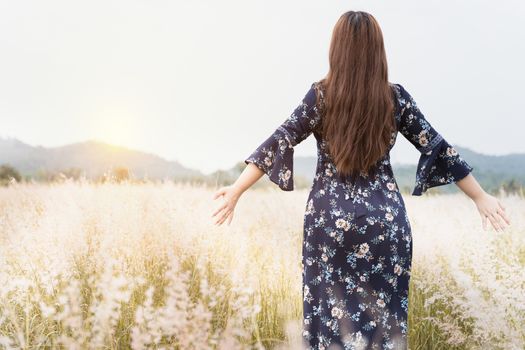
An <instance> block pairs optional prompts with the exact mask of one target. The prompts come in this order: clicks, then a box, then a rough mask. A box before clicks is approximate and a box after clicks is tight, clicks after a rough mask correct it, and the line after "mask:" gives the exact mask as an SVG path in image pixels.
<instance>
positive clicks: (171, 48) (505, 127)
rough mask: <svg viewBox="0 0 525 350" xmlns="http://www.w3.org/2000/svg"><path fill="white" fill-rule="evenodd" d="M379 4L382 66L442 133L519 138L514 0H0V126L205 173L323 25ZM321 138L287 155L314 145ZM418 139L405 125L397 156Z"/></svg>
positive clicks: (320, 50)
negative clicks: (147, 155)
mask: <svg viewBox="0 0 525 350" xmlns="http://www.w3.org/2000/svg"><path fill="white" fill-rule="evenodd" d="M348 10H364V11H367V12H370V13H371V14H372V15H374V16H375V17H376V19H377V20H378V21H379V24H380V25H381V28H382V31H383V35H384V38H385V45H386V50H387V59H388V62H389V80H390V81H391V82H396V83H401V84H402V85H403V86H404V87H405V88H406V89H407V91H409V92H410V93H411V94H412V96H413V97H414V98H415V100H416V102H417V103H418V105H419V107H420V109H421V110H422V111H423V113H424V114H425V116H426V118H427V119H428V120H429V121H430V123H431V124H432V125H433V126H434V128H436V130H438V131H439V132H440V133H441V134H442V135H443V136H444V137H445V138H446V139H447V140H448V141H449V142H450V143H452V144H454V145H459V146H464V147H469V148H471V149H473V150H474V151H478V152H483V153H487V154H505V153H514V152H525V144H524V143H523V142H520V141H519V140H522V139H523V132H524V126H525V122H524V117H525V116H524V113H525V112H524V108H523V100H524V97H523V96H524V94H525V89H524V82H525V70H524V68H523V63H524V62H525V39H524V38H525V24H524V23H525V5H524V3H523V2H522V1H518V0H513V1H479V0H477V1H474V0H469V1H451V0H440V1H424V2H422V1H417V0H414V1H412V0H411V1H395V2H394V1H382V2H379V1H374V2H371V1H330V2H320V1H305V0H301V1H291V0H287V1H276V0H267V1H257V2H255V1H224V0H223V1H211V0H210V1H195V0H192V1H133V0H126V1H108V0H105V1H83V2H80V1H71V0H64V1H23V0H17V1H7V0H1V1H0V136H1V137H15V138H18V139H20V140H22V141H24V142H27V143H29V144H32V145H42V146H48V147H51V146H60V145H64V144H68V143H73V142H79V141H85V140H88V139H96V140H101V141H105V142H109V143H113V144H117V145H122V146H125V147H130V148H134V149H140V150H144V151H147V152H153V153H156V154H158V155H160V156H162V157H165V158H167V159H169V160H177V161H179V162H181V163H182V164H183V165H184V166H187V167H190V168H196V169H199V170H201V171H203V172H205V173H209V172H211V171H214V170H217V169H219V168H220V169H227V168H229V167H231V166H233V165H234V164H235V163H236V162H239V161H242V160H244V159H245V158H246V157H247V156H248V155H249V154H250V153H251V152H252V151H253V150H254V149H255V147H257V146H258V145H259V144H260V143H261V142H262V141H264V140H265V139H266V138H267V137H268V136H269V135H270V134H271V133H272V132H273V131H274V130H275V129H276V128H277V126H279V125H280V124H281V123H282V122H283V121H284V120H285V119H286V118H287V117H288V116H289V115H290V113H291V112H292V111H293V110H294V108H295V107H296V106H297V105H298V103H299V102H300V101H301V99H302V98H303V96H304V95H305V93H306V91H307V90H308V89H309V87H310V84H311V83H312V82H314V81H316V80H319V79H321V78H322V77H323V76H324V75H325V74H326V72H327V70H328V47H329V44H330V36H331V32H332V29H333V26H334V24H335V22H336V21H337V19H338V18H339V16H340V15H341V14H342V13H344V12H345V11H348ZM315 147H316V145H315V138H314V137H313V136H311V137H309V138H308V139H306V140H305V141H303V142H302V143H301V144H299V145H297V146H296V149H295V155H296V156H297V155H315V154H316V148H315ZM416 152H417V151H416V150H415V149H414V148H413V146H412V145H410V144H409V143H408V142H407V141H406V140H405V139H404V138H403V137H402V136H401V135H399V137H398V141H397V144H396V146H395V147H394V150H393V152H392V159H393V161H395V162H403V163H414V162H416V161H417V157H418V154H417V153H416Z"/></svg>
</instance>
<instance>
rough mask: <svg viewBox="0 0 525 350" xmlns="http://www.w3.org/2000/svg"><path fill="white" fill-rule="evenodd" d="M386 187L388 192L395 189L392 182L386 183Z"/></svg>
mask: <svg viewBox="0 0 525 350" xmlns="http://www.w3.org/2000/svg"><path fill="white" fill-rule="evenodd" d="M386 187H388V189H389V190H390V191H393V190H395V189H396V184H395V183H394V182H388V183H387V184H386Z"/></svg>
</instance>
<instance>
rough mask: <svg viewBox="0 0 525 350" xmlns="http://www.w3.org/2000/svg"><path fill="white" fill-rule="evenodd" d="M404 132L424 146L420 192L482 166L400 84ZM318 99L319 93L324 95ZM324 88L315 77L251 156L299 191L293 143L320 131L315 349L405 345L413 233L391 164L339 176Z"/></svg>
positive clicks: (313, 233) (309, 326)
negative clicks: (325, 124) (325, 129)
mask: <svg viewBox="0 0 525 350" xmlns="http://www.w3.org/2000/svg"><path fill="white" fill-rule="evenodd" d="M390 85H391V87H392V94H393V98H395V100H396V101H397V107H396V111H395V119H396V124H397V131H399V132H400V133H401V134H402V135H403V136H404V137H405V138H407V139H408V141H410V142H411V143H412V144H413V145H414V146H415V147H416V149H417V150H419V152H420V153H421V155H420V158H419V163H418V166H417V174H416V183H415V188H414V190H413V192H412V195H421V194H422V193H423V192H425V191H426V190H427V189H428V188H430V187H434V186H440V185H445V184H449V183H452V182H456V181H458V180H460V179H462V178H463V177H465V176H466V175H468V174H469V172H471V171H472V170H473V168H472V167H471V166H470V165H469V164H467V162H466V161H465V160H464V159H463V158H461V157H460V155H459V154H458V152H457V151H456V150H455V149H454V147H453V146H451V145H450V144H449V143H448V142H447V141H446V140H445V139H444V138H443V136H442V135H441V134H439V133H438V132H437V131H436V130H435V129H434V128H433V127H432V126H431V125H430V124H429V122H428V121H427V120H426V119H425V117H424V116H423V114H422V113H421V111H420V110H419V108H418V107H417V105H416V103H415V101H414V100H413V99H412V97H411V95H410V94H409V93H408V92H407V91H406V90H405V89H404V88H403V86H401V85H400V84H390ZM317 95H318V96H319V100H317V99H316V96H317ZM323 108H324V100H323V88H322V86H321V85H320V83H318V82H314V83H313V84H312V85H311V87H310V89H309V90H308V92H307V93H306V95H305V97H304V98H303V100H302V101H301V103H300V104H299V106H298V107H297V108H296V109H295V110H294V112H293V113H292V114H291V115H290V117H288V118H287V119H286V120H285V121H284V122H283V123H282V124H281V125H280V126H279V127H278V128H277V129H276V130H275V131H274V132H273V133H272V134H271V135H270V137H268V139H266V140H265V141H264V142H263V143H262V144H261V145H260V146H259V147H257V149H255V151H254V152H253V153H252V154H251V155H250V156H249V157H248V158H246V159H245V163H246V164H248V163H254V164H255V165H256V166H257V167H259V168H260V169H261V170H263V171H264V172H265V173H266V174H267V175H268V176H269V178H270V180H271V181H273V182H274V183H275V184H277V185H278V186H279V187H280V188H281V189H282V190H284V191H292V190H293V189H294V183H293V153H294V146H295V145H297V144H298V143H299V142H301V141H303V140H304V139H305V138H306V137H308V136H309V135H310V134H312V133H313V135H314V136H315V138H316V139H317V151H318V154H317V168H316V174H315V177H314V181H313V184H312V187H311V190H310V193H309V196H308V199H307V202H306V205H305V214H304V232H303V248H302V252H303V258H302V268H303V270H302V278H303V291H302V295H303V340H304V345H305V347H306V348H308V349H328V348H330V349H406V348H407V326H408V325H407V314H408V288H409V281H410V269H411V260H412V233H411V227H410V222H409V220H408V216H407V212H406V209H405V203H404V201H403V197H402V196H401V193H400V192H399V189H398V186H397V182H396V179H395V177H394V174H393V172H392V167H391V164H390V149H391V148H392V147H393V146H394V144H395V140H396V137H397V134H398V133H397V131H396V132H394V133H393V134H392V138H391V143H390V148H389V151H388V152H386V154H385V155H384V157H383V158H381V159H380V160H379V161H378V166H377V171H375V172H370V174H365V173H361V175H360V176H358V177H357V178H356V179H355V180H352V181H351V180H349V179H348V178H344V177H342V176H339V175H338V173H337V169H336V167H335V165H334V163H333V161H332V159H331V157H330V155H329V154H328V149H327V146H326V143H325V140H324V139H323V138H322V137H321V136H320V134H319V132H318V130H319V127H320V124H321V122H322V119H323Z"/></svg>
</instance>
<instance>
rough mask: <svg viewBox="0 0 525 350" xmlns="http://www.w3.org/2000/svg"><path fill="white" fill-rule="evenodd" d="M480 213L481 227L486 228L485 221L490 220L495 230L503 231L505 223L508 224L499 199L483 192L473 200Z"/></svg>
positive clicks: (508, 221)
mask: <svg viewBox="0 0 525 350" xmlns="http://www.w3.org/2000/svg"><path fill="white" fill-rule="evenodd" d="M474 203H476V206H477V208H478V211H479V214H480V215H481V222H482V225H483V229H484V230H486V229H487V221H490V223H491V224H492V226H493V227H494V229H495V230H496V231H498V232H499V231H500V230H501V231H503V230H504V229H505V224H506V225H510V220H509V218H508V216H507V213H506V212H505V207H504V206H503V204H501V202H500V201H499V199H497V198H496V197H494V196H492V195H490V194H488V193H486V192H483V194H482V195H481V196H480V197H479V198H476V199H475V200H474Z"/></svg>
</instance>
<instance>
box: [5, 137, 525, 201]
mask: <svg viewBox="0 0 525 350" xmlns="http://www.w3.org/2000/svg"><path fill="white" fill-rule="evenodd" d="M456 149H457V150H458V152H459V153H460V154H461V156H462V157H463V158H464V159H466V160H467V162H468V163H469V164H470V165H471V166H472V167H473V168H474V171H473V174H474V176H475V177H476V179H477V180H478V181H479V182H480V184H481V185H482V187H483V188H484V189H486V190H487V191H495V190H497V189H498V188H499V187H501V186H502V185H509V184H511V185H512V186H518V187H520V186H521V187H524V186H525V154H521V153H514V154H508V155H501V156H492V155H485V154H481V153H477V152H474V151H472V150H470V149H468V148H464V147H459V146H456ZM0 164H9V165H11V166H13V167H15V168H16V169H17V170H18V171H19V172H20V173H21V174H22V175H23V176H26V177H33V178H37V179H39V178H40V179H47V178H49V177H48V176H46V174H56V173H58V172H64V173H67V174H71V173H77V174H78V173H79V172H80V173H83V174H85V176H86V177H87V178H91V179H94V178H97V177H99V176H101V175H102V174H104V173H107V172H108V171H111V170H112V169H114V168H116V167H123V168H127V169H128V170H129V171H130V172H131V174H132V175H133V176H134V177H135V178H144V177H147V178H149V179H164V178H172V179H190V180H191V181H197V182H199V181H204V182H207V183H210V184H214V185H215V186H217V185H229V184H231V183H232V182H233V181H235V179H236V178H237V176H238V175H239V173H240V172H241V171H242V170H243V169H244V167H245V164H244V162H242V161H240V162H238V164H236V165H235V166H234V167H232V168H231V169H226V170H217V171H216V172H214V173H212V174H209V175H204V174H202V173H201V172H200V171H198V170H194V169H189V168H185V167H184V166H182V165H181V164H179V163H178V162H175V161H168V160H166V159H163V158H161V157H159V156H157V155H155V154H151V153H146V152H141V151H137V150H132V149H128V148H124V147H118V146H113V145H110V144H107V143H103V142H98V141H86V142H78V143H73V144H69V145H66V146H61V147H51V148H47V147H42V146H31V145H28V144H26V143H24V142H22V141H20V140H17V139H13V138H8V139H4V138H0ZM316 165H317V157H313V156H310V157H301V156H297V157H294V182H295V185H296V188H298V189H300V188H310V187H311V185H312V181H313V177H314V174H315V168H316ZM392 168H393V171H394V175H395V177H396V180H397V182H398V185H399V187H400V188H401V189H402V190H404V191H407V192H411V191H412V189H413V188H414V183H415V174H416V166H415V165H405V164H392ZM71 169H73V171H71ZM260 182H261V183H260V184H257V187H259V186H265V185H269V180H268V179H267V177H266V176H265V177H264V180H263V181H260ZM457 190H458V189H457V188H456V186H439V187H438V188H432V189H430V191H436V192H456V191H457Z"/></svg>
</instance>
